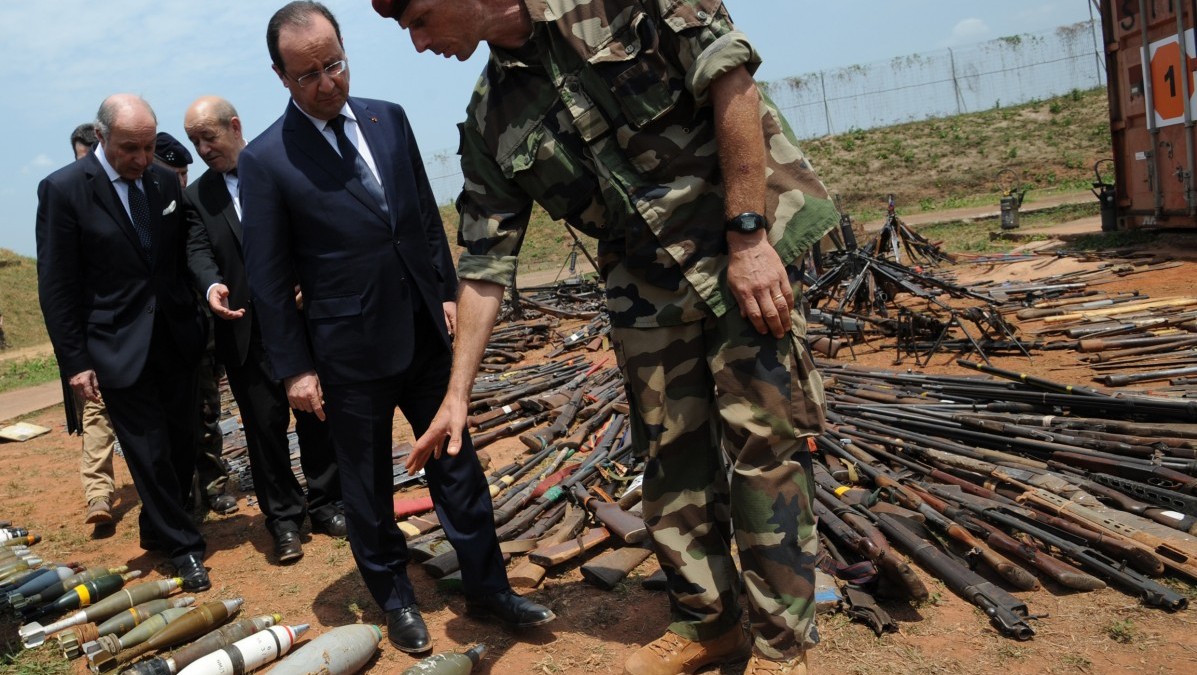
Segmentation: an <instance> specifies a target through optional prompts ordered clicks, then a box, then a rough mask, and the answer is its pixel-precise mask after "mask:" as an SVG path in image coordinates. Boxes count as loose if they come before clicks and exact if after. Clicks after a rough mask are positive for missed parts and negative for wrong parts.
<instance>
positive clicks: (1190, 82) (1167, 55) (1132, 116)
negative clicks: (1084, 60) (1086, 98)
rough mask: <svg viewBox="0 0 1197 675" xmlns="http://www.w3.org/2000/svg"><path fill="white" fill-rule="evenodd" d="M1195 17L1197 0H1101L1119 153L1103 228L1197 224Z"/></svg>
mask: <svg viewBox="0 0 1197 675" xmlns="http://www.w3.org/2000/svg"><path fill="white" fill-rule="evenodd" d="M1195 16H1197V0H1102V2H1101V21H1102V36H1103V38H1104V42H1105V55H1106V75H1107V78H1106V79H1107V87H1108V92H1109V100H1110V132H1111V135H1112V137H1113V160H1114V162H1113V164H1114V181H1113V186H1112V187H1107V188H1106V190H1105V192H1106V198H1103V199H1102V205H1103V213H1102V216H1103V223H1102V224H1103V229H1136V228H1147V227H1150V228H1177V227H1182V228H1193V227H1197V189H1195V185H1194V180H1195V178H1194V175H1195V173H1197V138H1195V134H1197V130H1195V129H1194V122H1195V119H1197V78H1195V77H1194V71H1195V70H1197V39H1195V37H1194V25H1195V24H1197V22H1195V21H1194V17H1195ZM1100 180H1101V179H1100V178H1099V181H1100Z"/></svg>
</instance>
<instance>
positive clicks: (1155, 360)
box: [1017, 292, 1197, 396]
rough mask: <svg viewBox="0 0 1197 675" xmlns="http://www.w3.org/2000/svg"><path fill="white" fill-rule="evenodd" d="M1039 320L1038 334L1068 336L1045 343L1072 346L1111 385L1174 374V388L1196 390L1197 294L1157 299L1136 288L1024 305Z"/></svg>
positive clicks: (1027, 315) (1028, 316) (1026, 317)
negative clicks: (1194, 384) (1135, 290)
mask: <svg viewBox="0 0 1197 675" xmlns="http://www.w3.org/2000/svg"><path fill="white" fill-rule="evenodd" d="M1017 316H1018V318H1019V319H1020V320H1023V321H1027V322H1029V321H1038V322H1041V323H1042V327H1039V328H1037V329H1035V331H1034V332H1035V334H1037V335H1043V336H1059V337H1062V338H1063V339H1059V340H1055V341H1052V342H1048V343H1045V344H1044V345H1043V346H1044V348H1045V349H1069V350H1074V351H1076V352H1078V353H1080V354H1082V355H1083V356H1080V357H1078V362H1079V363H1080V364H1082V365H1085V366H1087V367H1088V368H1089V369H1091V370H1093V371H1095V373H1096V375H1095V376H1094V380H1095V381H1097V382H1100V383H1102V384H1104V385H1106V386H1111V387H1121V386H1126V385H1130V384H1139V383H1146V382H1159V381H1163V380H1168V381H1169V384H1171V385H1172V386H1173V388H1174V389H1173V390H1172V392H1173V393H1175V394H1177V395H1181V396H1185V395H1190V394H1192V393H1193V389H1192V378H1193V376H1194V375H1197V298H1194V297H1175V298H1160V299H1156V300H1153V299H1151V298H1149V297H1147V296H1145V295H1139V294H1138V293H1137V292H1136V293H1121V294H1096V295H1083V296H1077V297H1070V298H1061V299H1057V300H1052V301H1041V302H1037V303H1034V304H1033V305H1032V306H1031V307H1028V308H1025V309H1022V310H1019V311H1018V314H1017Z"/></svg>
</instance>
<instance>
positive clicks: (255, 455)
mask: <svg viewBox="0 0 1197 675" xmlns="http://www.w3.org/2000/svg"><path fill="white" fill-rule="evenodd" d="M225 372H226V374H227V375H228V377H229V388H230V389H231V390H232V392H233V398H235V399H237V406H238V407H239V408H240V409H241V421H242V422H243V423H244V425H245V444H246V447H247V449H248V451H249V469H250V475H252V476H253V479H254V494H256V495H257V497H258V504H259V506H260V507H261V509H262V513H263V514H265V516H266V529H267V530H269V531H270V534H271V535H272V536H275V537H277V536H279V535H280V534H282V533H283V532H288V531H291V532H298V531H299V529H300V527H301V526H302V525H303V519H304V517H305V516H306V515H307V514H309V513H310V514H311V516H312V518H313V519H317V520H319V519H328V518H331V517H332V516H334V515H335V514H336V513H337V506H336V503H337V502H338V501H340V499H341V481H340V476H339V475H338V474H337V463H336V459H335V455H334V453H333V446H332V436H331V435H330V434H329V429H328V425H327V424H325V423H324V422H321V421H320V420H319V419H318V418H317V417H316V416H315V415H313V414H311V413H305V412H302V411H299V410H296V411H294V413H295V433H296V435H297V436H298V437H299V464H300V466H301V467H302V468H303V475H304V477H305V478H306V479H307V483H308V494H307V498H306V500H305V498H304V494H303V489H302V488H301V487H300V486H299V481H297V480H296V479H295V474H294V473H293V472H292V470H291V448H290V445H289V443H288V440H287V426H288V425H289V424H290V422H291V413H292V412H293V411H292V410H291V407H290V405H289V404H288V402H287V392H286V391H285V390H284V388H283V385H282V383H281V382H278V381H277V380H275V379H274V378H273V376H272V375H271V373H270V364H269V362H268V361H267V359H266V352H265V349H264V348H263V347H262V340H261V337H260V335H258V331H257V326H256V325H255V326H254V327H253V336H252V338H251V339H250V343H249V353H248V354H247V355H246V358H245V363H243V364H241V365H238V366H234V365H227V364H226V366H225Z"/></svg>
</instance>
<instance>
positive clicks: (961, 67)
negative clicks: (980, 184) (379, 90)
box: [424, 21, 1106, 203]
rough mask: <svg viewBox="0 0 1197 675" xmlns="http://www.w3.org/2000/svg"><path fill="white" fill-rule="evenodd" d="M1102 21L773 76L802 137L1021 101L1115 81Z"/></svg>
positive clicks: (445, 160) (437, 187) (456, 182)
mask: <svg viewBox="0 0 1197 675" xmlns="http://www.w3.org/2000/svg"><path fill="white" fill-rule="evenodd" d="M1100 34H1101V27H1100V24H1098V23H1097V22H1095V21H1082V22H1080V23H1076V24H1072V25H1069V26H1061V27H1059V28H1056V29H1055V30H1050V31H1044V32H1041V33H1028V34H1023V35H1015V36H1012V37H1004V38H999V39H997V40H991V41H989V42H982V43H979V44H976V45H970V46H967V47H957V48H953V49H939V50H935V51H930V52H925V53H918V54H910V55H908V56H899V57H897V58H893V59H889V60H886V61H878V62H875V63H868V64H863V65H853V66H846V67H843V68H836V69H834V70H825V71H821V72H817V73H807V74H803V75H796V76H794V77H787V78H784V79H781V80H774V81H771V82H767V83H765V88H766V90H767V91H768V93H769V96H770V97H771V98H772V99H773V102H774V103H776V104H777V106H778V107H779V108H780V109H781V110H782V112H783V113H784V114H785V116H786V119H787V120H789V122H790V125H791V126H792V127H793V129H794V133H796V134H797V135H798V137H799V138H817V137H820V136H824V135H830V134H839V133H843V132H846V131H851V130H853V129H872V128H875V127H882V126H889V125H892V124H899V123H901V122H910V121H914V120H922V119H929V118H933V117H947V116H951V115H959V114H963V113H969V112H976V111H979V110H988V109H991V108H995V107H1000V106H1007V105H1017V104H1020V103H1026V102H1028V101H1033V100H1037V99H1045V98H1050V97H1052V96H1059V95H1061V94H1066V93H1068V92H1069V91H1071V90H1073V89H1090V88H1092V87H1097V86H1102V85H1104V84H1105V77H1106V74H1105V65H1104V60H1103V58H1102V57H1101V51H1100V44H1101V43H1100V37H1101V36H1100ZM424 161H425V163H426V165H427V168H428V175H429V177H430V179H431V182H432V189H433V192H434V193H435V194H436V198H437V200H438V201H440V202H441V203H444V202H447V201H450V200H452V199H454V198H456V196H457V193H458V192H459V191H460V189H461V171H460V169H459V168H458V166H457V156H456V154H455V153H454V151H453V150H443V151H440V152H436V153H433V154H432V155H430V156H428V157H425V158H424Z"/></svg>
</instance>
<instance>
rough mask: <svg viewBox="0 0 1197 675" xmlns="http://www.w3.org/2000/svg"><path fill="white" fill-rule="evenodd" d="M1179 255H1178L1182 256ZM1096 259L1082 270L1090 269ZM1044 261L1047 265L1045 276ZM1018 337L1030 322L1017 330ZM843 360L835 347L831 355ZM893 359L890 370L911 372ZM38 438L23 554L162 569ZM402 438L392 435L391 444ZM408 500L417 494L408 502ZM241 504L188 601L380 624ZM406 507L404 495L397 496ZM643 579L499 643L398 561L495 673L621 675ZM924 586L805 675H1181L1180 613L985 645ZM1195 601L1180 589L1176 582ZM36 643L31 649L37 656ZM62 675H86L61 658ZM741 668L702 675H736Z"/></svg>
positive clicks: (354, 594)
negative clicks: (89, 513)
mask: <svg viewBox="0 0 1197 675" xmlns="http://www.w3.org/2000/svg"><path fill="white" fill-rule="evenodd" d="M1192 250H1193V249H1188V250H1187V251H1185V252H1184V255H1185V256H1187V257H1192V256H1190V255H1188V254H1189V253H1191V252H1192ZM1093 264H1098V263H1093ZM1053 265H1054V266H1057V267H1053ZM1072 265H1075V263H1073V262H1071V261H1067V260H1060V261H1056V262H1053V263H1048V264H1046V265H1045V264H1043V261H1036V262H1033V263H1017V264H1013V265H969V264H965V265H960V266H958V267H957V268H956V270H955V271H956V273H957V275H958V277H959V278H960V279H961V280H962V281H969V282H971V281H972V280H977V279H982V278H990V279H992V278H997V277H1001V276H1004V277H1007V278H1012V279H1029V278H1038V277H1043V276H1047V275H1048V274H1053V273H1057V272H1058V271H1062V270H1063V268H1065V267H1069V266H1072ZM1195 275H1197V262H1193V261H1191V260H1190V261H1186V262H1185V263H1184V264H1183V266H1182V267H1179V268H1175V269H1170V270H1167V271H1162V272H1156V273H1151V274H1139V275H1133V276H1128V277H1121V278H1118V277H1116V278H1114V279H1113V281H1111V282H1110V283H1108V284H1105V285H1103V286H1101V287H1100V289H1101V290H1106V291H1118V290H1138V291H1140V292H1142V293H1146V294H1149V295H1151V296H1152V297H1168V296H1179V295H1185V294H1189V293H1191V292H1192V289H1193V282H1192V279H1193V278H1195ZM1028 327H1033V326H1031V325H1028ZM893 354H894V353H893V351H892V348H891V349H887V350H886V349H881V350H874V349H870V348H868V347H863V348H858V349H857V352H856V356H857V359H858V360H859V361H860V362H861V363H864V364H869V365H873V366H878V367H885V368H891V367H894V366H893V363H892V362H893ZM841 357H842V358H844V359H847V358H850V357H849V355H848V352H847V350H844V351H843V352H841ZM953 360H954V355H947V354H940V355H938V356H937V357H936V358H935V359H933V362H932V363H931V364H930V365H929V366H928V367H927V368H925V369H924V370H926V371H931V372H943V373H954V374H960V373H961V372H962V371H961V369H960V368H959V367H958V366H955V365H954V364H953ZM995 365H998V366H1000V367H1007V368H1011V369H1015V370H1021V371H1027V372H1033V373H1035V374H1039V375H1043V376H1046V377H1049V378H1052V379H1059V380H1065V381H1071V382H1077V383H1084V384H1091V382H1090V381H1089V379H1088V377H1089V375H1090V373H1088V372H1087V371H1086V370H1085V369H1083V368H1076V367H1075V366H1076V361H1075V357H1074V356H1073V355H1072V354H1071V353H1069V352H1063V351H1057V352H1039V353H1036V354H1034V358H1033V360H1032V361H1030V362H1028V361H1027V359H1025V358H1021V357H1020V358H1013V357H1008V358H997V359H995ZM913 366H914V364H913V361H912V360H908V361H907V362H905V363H903V364H902V365H901V366H899V367H901V368H907V367H913ZM23 419H24V420H26V421H30V422H33V423H35V424H41V425H44V426H47V427H51V428H52V429H53V431H52V432H51V433H49V434H46V435H43V436H41V437H38V438H36V439H33V440H30V441H27V442H24V443H7V444H3V445H0V476H4V477H5V478H3V479H0V519H4V520H11V521H13V522H14V523H16V524H19V525H22V526H26V527H28V528H29V530H30V531H32V532H37V533H40V534H41V535H42V536H43V537H44V541H43V542H42V543H41V544H39V545H38V546H37V547H36V550H37V552H38V554H39V555H41V556H42V557H44V558H47V559H56V560H72V561H78V562H80V563H83V564H85V565H88V566H91V565H100V564H106V565H117V564H128V565H129V566H130V567H131V568H133V569H140V570H144V571H145V576H144V577H143V578H146V579H156V578H161V577H162V575H163V573H164V572H168V571H169V570H168V569H167V567H166V566H165V565H164V562H165V561H164V559H163V558H161V557H160V556H158V555H155V554H146V553H145V552H143V551H141V549H140V548H138V545H137V541H138V540H137V514H138V510H139V508H140V506H139V503H138V499H137V495H136V493H135V491H134V488H133V484H132V481H131V479H130V477H129V473H128V470H127V469H126V467H125V465H124V464H123V462H121V461H119V460H118V462H117V473H116V480H117V486H118V495H119V496H118V499H117V504H116V513H117V516H118V519H119V521H118V524H117V527H116V531H115V534H113V535H112V536H110V537H107V538H102V539H95V538H93V537H92V532H91V529H90V527H89V526H86V525H84V524H83V522H82V515H83V508H84V504H83V500H82V493H81V489H80V487H79V478H78V475H79V473H78V457H79V439H78V438H76V437H71V436H67V435H66V433H65V432H64V430H63V416H62V409H61V406H58V407H55V408H50V409H46V410H43V411H41V412H38V413H35V414H32V415H28V416H26V417H25V418H23ZM406 437H408V432H407V431H406V430H405V429H404V428H403V427H402V425H397V427H396V439H397V440H400V439H403V438H406ZM522 447H523V446H522V444H520V443H519V442H518V441H515V440H514V439H511V440H508V441H503V442H500V443H498V444H495V445H492V446H491V447H490V448H488V452H489V453H490V455H491V456H492V458H493V460H494V465H495V466H497V465H501V464H504V463H506V462H507V461H509V458H512V457H515V456H516V455H518V454H520V453H521V451H522ZM417 494H418V493H417ZM237 496H238V497H239V501H240V504H241V509H240V511H238V512H237V513H235V514H233V515H230V516H209V518H208V520H207V521H206V522H205V523H204V524H203V526H202V530H203V532H204V535H205V536H206V538H207V541H208V557H207V560H206V564H207V565H208V567H209V568H210V570H211V577H212V581H213V588H212V590H210V591H208V592H206V593H203V594H202V595H201V596H200V599H201V600H211V599H217V598H229V597H243V598H244V599H245V605H244V609H243V612H244V613H245V614H247V615H258V614H262V613H267V612H279V613H281V614H282V616H283V617H284V620H285V621H286V622H287V623H290V624H297V623H310V624H312V632H310V633H309V634H308V637H312V636H315V635H318V634H319V633H320V632H322V631H323V630H325V629H326V628H328V627H331V626H336V625H341V624H345V623H352V622H359V621H362V622H373V623H382V622H383V616H382V614H381V613H380V611H379V610H378V609H377V608H375V607H374V606H373V603H372V602H371V600H370V599H369V596H368V594H367V593H366V590H365V587H364V586H363V584H362V582H361V580H360V577H359V576H358V574H357V572H356V570H355V567H354V564H353V559H352V556H351V555H350V551H349V547H348V546H347V544H345V543H344V542H341V541H336V540H332V539H330V538H328V537H325V536H320V535H317V536H313V537H311V538H310V539H309V540H306V541H305V544H304V549H305V552H306V556H305V557H304V558H303V559H302V560H301V561H299V562H298V563H297V564H294V565H291V566H288V567H278V566H275V565H273V564H272V563H270V562H268V560H267V554H268V553H269V551H270V549H271V540H270V537H269V536H268V534H267V532H266V530H265V528H264V527H263V518H262V515H261V513H260V512H259V511H258V509H257V507H256V506H253V505H250V504H248V503H247V500H246V497H247V495H243V494H238V495H237ZM413 496H414V495H413ZM655 569H656V564H655V562H653V561H652V560H651V559H650V560H649V561H648V562H646V563H644V564H643V565H642V566H641V567H640V568H639V569H638V570H636V573H635V575H634V576H633V577H631V578H630V579H629V580H628V581H627V582H625V583H624V584H623V585H621V586H619V587H618V588H617V589H616V590H615V591H611V592H604V591H601V590H597V589H595V588H593V587H591V586H589V585H588V584H586V583H585V582H583V581H582V578H581V575H580V573H579V571H578V569H577V564H574V565H567V566H565V567H563V568H561V569H554V570H552V571H551V573H550V576H549V578H548V579H547V581H546V583H545V584H544V585H543V586H542V587H541V588H540V589H539V590H536V591H533V592H532V593H531V596H532V597H533V598H535V599H536V600H537V601H539V602H542V603H544V604H547V605H548V606H550V607H551V608H552V609H553V610H554V611H555V612H556V613H557V616H558V619H557V621H556V622H554V623H552V624H549V625H548V626H546V627H544V628H542V629H535V630H530V631H525V632H522V633H514V632H511V631H507V630H504V629H502V628H500V627H497V626H495V625H492V624H489V623H483V622H478V621H475V620H473V619H470V618H468V617H466V616H464V614H463V610H464V600H463V599H462V598H461V597H460V596H458V595H455V594H453V593H451V592H442V591H440V590H438V588H437V584H436V581H435V580H434V579H433V578H431V577H430V576H428V575H427V574H425V573H424V572H423V571H422V570H420V569H419V568H418V566H415V565H413V566H412V569H411V576H412V579H413V582H414V584H415V586H416V591H417V594H418V597H419V598H420V602H421V609H422V611H423V613H424V616H425V618H426V620H427V622H428V625H429V629H430V630H431V633H432V637H433V641H434V648H435V650H436V651H443V650H451V649H452V650H461V649H464V648H465V647H467V646H469V645H471V644H474V643H477V642H484V643H486V644H487V646H488V647H489V649H490V652H489V655H488V656H487V658H486V659H485V660H484V661H483V663H482V664H481V665H480V666H479V667H478V668H477V669H476V671H475V672H480V673H492V674H496V675H499V674H502V675H506V674H508V673H517V674H518V673H547V674H552V673H584V672H585V673H621V672H622V663H623V661H624V659H625V658H626V657H627V656H628V655H630V654H631V653H632V652H633V651H634V650H635V649H636V648H638V647H639V646H640V645H642V644H644V643H646V642H649V641H651V640H652V639H654V638H656V637H657V636H658V635H660V634H661V632H662V631H663V630H664V628H665V626H666V623H667V619H668V613H667V602H666V598H665V596H664V595H662V594H659V593H652V592H648V591H645V590H643V589H642V588H641V587H640V584H639V580H640V579H641V578H643V577H645V576H648V575H649V574H651V573H652V572H653V571H655ZM924 578H925V579H926V580H927V584H928V587H929V588H930V590H931V591H932V596H931V600H930V601H928V602H927V603H925V604H923V605H922V606H918V607H915V606H910V605H905V604H900V603H899V604H895V603H889V604H887V605H886V608H887V609H888V610H889V611H890V612H891V613H892V614H893V615H894V617H895V618H896V619H897V620H898V621H899V623H900V624H901V632H900V633H898V634H893V635H887V636H885V637H882V638H876V637H874V635H873V634H872V632H871V631H869V630H868V629H866V628H865V627H863V626H861V625H857V624H851V623H849V622H848V620H847V619H846V618H845V617H844V616H843V615H842V614H828V615H824V616H822V617H821V618H820V629H819V630H820V633H821V635H822V644H821V645H820V647H819V648H818V649H817V650H816V651H815V652H813V653H812V654H811V656H810V665H811V669H812V671H813V672H820V673H862V674H863V673H868V674H872V673H961V672H974V673H1003V674H1013V673H1077V672H1079V673H1123V672H1134V673H1183V672H1190V673H1191V672H1197V626H1195V624H1197V619H1195V618H1194V614H1193V612H1192V610H1189V611H1184V612H1180V613H1177V614H1167V613H1164V612H1162V611H1158V610H1153V609H1147V608H1144V607H1142V606H1141V605H1140V604H1139V603H1138V602H1137V601H1136V600H1135V599H1133V598H1131V597H1129V596H1127V595H1124V594H1122V593H1120V592H1118V591H1116V590H1110V589H1107V590H1102V591H1097V592H1092V593H1071V592H1065V591H1062V590H1060V589H1059V588H1058V587H1052V586H1050V585H1048V586H1045V588H1044V590H1041V591H1037V592H1032V593H1018V594H1017V595H1018V596H1019V597H1021V598H1023V599H1025V600H1026V601H1027V603H1028V605H1029V606H1030V607H1031V610H1032V611H1033V612H1035V613H1037V614H1041V615H1045V616H1044V618H1042V619H1041V620H1039V621H1037V622H1035V627H1036V630H1037V631H1038V634H1037V635H1036V636H1035V638H1034V639H1032V640H1030V641H1028V642H1016V641H1012V640H1010V639H1006V638H1003V637H1001V636H999V635H998V634H997V633H996V632H995V631H994V630H993V629H992V628H991V627H990V626H989V623H988V621H987V620H986V619H985V617H984V616H983V615H982V614H981V613H980V612H979V611H978V610H977V609H975V608H973V606H972V605H969V604H967V603H965V602H964V601H963V600H961V599H959V598H958V597H956V596H955V595H953V594H952V593H951V592H950V591H949V590H947V589H946V588H945V587H944V586H943V584H941V583H940V582H938V581H936V580H934V579H931V578H930V577H928V576H926V575H924ZM1177 586H1178V588H1181V589H1183V591H1184V592H1186V593H1187V594H1188V596H1189V597H1190V599H1194V600H1197V590H1195V589H1194V587H1193V586H1192V585H1188V584H1183V583H1177ZM50 648H51V647H43V649H50ZM412 662H413V660H412V659H411V657H409V656H407V655H404V654H402V653H400V652H398V651H397V650H395V649H394V648H393V647H391V646H390V645H389V643H387V642H386V640H385V639H384V641H383V643H382V646H381V649H380V651H379V653H378V655H377V656H376V657H375V659H374V660H373V661H371V662H370V663H369V665H368V666H367V668H366V670H365V671H364V672H368V673H375V674H381V673H397V672H399V671H400V670H402V669H403V668H406V667H407V666H408V665H410V664H411V663H412ZM74 669H75V671H76V672H78V673H80V674H81V675H82V674H83V673H85V672H86V670H85V669H84V667H83V662H82V661H79V662H76V664H75V665H74ZM742 670H743V664H736V665H730V666H725V667H723V668H722V669H709V670H708V671H706V672H710V673H716V672H718V673H722V674H724V675H728V674H735V675H739V673H741V672H742Z"/></svg>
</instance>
